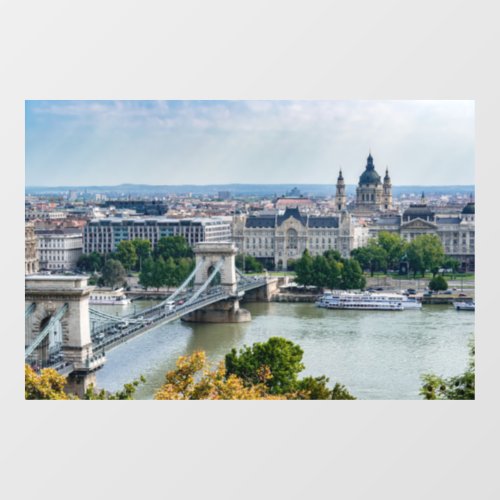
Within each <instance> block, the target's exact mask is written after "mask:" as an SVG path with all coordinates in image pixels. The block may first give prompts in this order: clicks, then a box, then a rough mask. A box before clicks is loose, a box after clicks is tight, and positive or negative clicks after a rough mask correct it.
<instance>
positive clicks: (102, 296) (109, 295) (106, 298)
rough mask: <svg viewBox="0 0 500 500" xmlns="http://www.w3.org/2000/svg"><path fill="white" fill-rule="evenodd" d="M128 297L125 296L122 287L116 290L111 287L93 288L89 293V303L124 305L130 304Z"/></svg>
mask: <svg viewBox="0 0 500 500" xmlns="http://www.w3.org/2000/svg"><path fill="white" fill-rule="evenodd" d="M130 302H131V301H130V299H129V298H127V296H126V295H125V292H124V291H123V288H118V289H117V290H111V289H95V290H94V291H93V292H91V294H90V298H89V304H100V305H111V306H125V305H127V304H130Z"/></svg>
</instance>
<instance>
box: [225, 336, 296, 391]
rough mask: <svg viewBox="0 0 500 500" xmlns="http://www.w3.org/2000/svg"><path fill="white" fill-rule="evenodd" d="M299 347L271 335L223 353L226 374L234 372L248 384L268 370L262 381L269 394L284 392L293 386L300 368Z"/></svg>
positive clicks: (257, 379) (251, 383)
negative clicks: (224, 354)
mask: <svg viewBox="0 0 500 500" xmlns="http://www.w3.org/2000/svg"><path fill="white" fill-rule="evenodd" d="M303 354H304V351H303V350H302V348H301V347H300V346H298V345H296V344H294V343H293V342H291V341H290V340H287V339H284V338H281V337H271V338H270V339H269V340H267V342H256V343H254V344H253V345H252V347H248V346H244V347H243V348H241V349H240V351H239V352H237V351H236V349H232V350H231V352H230V353H229V354H226V373H227V374H228V375H231V374H234V375H237V376H238V377H240V378H241V379H243V381H244V382H245V383H246V384H248V385H253V384H258V383H261V382H262V370H263V369H264V368H266V369H268V370H269V373H270V375H271V377H268V378H267V379H266V380H265V382H264V383H265V385H266V386H267V387H268V389H269V392H270V393H271V394H285V393H287V392H292V391H294V390H295V389H296V388H297V375H298V374H299V372H301V371H302V370H303V369H304V365H303V364H302V355H303Z"/></svg>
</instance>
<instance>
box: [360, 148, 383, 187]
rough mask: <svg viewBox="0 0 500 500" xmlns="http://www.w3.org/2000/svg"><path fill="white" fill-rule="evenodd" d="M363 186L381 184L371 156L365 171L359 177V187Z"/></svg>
mask: <svg viewBox="0 0 500 500" xmlns="http://www.w3.org/2000/svg"><path fill="white" fill-rule="evenodd" d="M363 184H380V175H378V173H377V171H376V170H375V165H374V164H373V158H372V155H371V154H370V155H369V156H368V158H367V162H366V169H365V171H364V172H363V173H362V174H361V176H360V177H359V185H360V186H361V185H363Z"/></svg>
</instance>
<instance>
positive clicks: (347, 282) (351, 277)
mask: <svg viewBox="0 0 500 500" xmlns="http://www.w3.org/2000/svg"><path fill="white" fill-rule="evenodd" d="M341 275H342V281H341V286H340V288H342V289H343V290H349V289H353V288H359V289H361V288H364V287H365V286H366V278H365V277H364V276H363V271H362V269H361V266H360V265H359V262H357V261H356V260H355V259H345V261H344V265H343V266H342V270H341Z"/></svg>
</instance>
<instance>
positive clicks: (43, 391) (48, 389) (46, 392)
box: [24, 364, 146, 400]
mask: <svg viewBox="0 0 500 500" xmlns="http://www.w3.org/2000/svg"><path fill="white" fill-rule="evenodd" d="M145 381H146V379H145V378H144V377H143V376H142V375H141V376H140V377H139V379H138V380H134V381H132V382H131V383H129V384H125V385H124V386H123V389H122V390H120V391H117V392H108V391H105V390H104V389H101V390H100V391H97V390H96V389H95V387H94V386H93V385H91V386H90V387H89V388H88V389H87V391H86V392H85V395H84V397H83V398H82V399H133V395H134V393H135V390H136V387H137V386H138V385H139V384H140V383H141V382H142V383H144V382H145ZM66 384H67V380H66V377H64V376H63V375H60V374H59V373H57V371H56V370H54V369H52V368H44V369H43V370H41V372H40V373H36V372H35V371H34V370H33V368H31V367H30V366H29V365H27V364H25V365H24V398H25V399H51V400H57V399H65V400H68V399H80V398H79V397H78V396H77V395H76V394H68V393H67V392H66Z"/></svg>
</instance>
